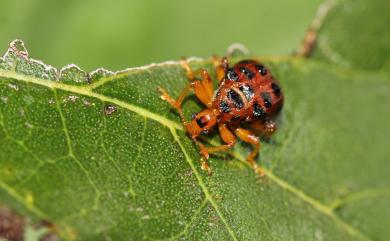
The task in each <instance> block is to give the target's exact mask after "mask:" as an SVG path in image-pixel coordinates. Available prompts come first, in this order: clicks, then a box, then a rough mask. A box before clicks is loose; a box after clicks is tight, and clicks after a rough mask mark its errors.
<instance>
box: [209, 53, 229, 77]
mask: <svg viewBox="0 0 390 241" xmlns="http://www.w3.org/2000/svg"><path fill="white" fill-rule="evenodd" d="M213 64H214V68H215V72H216V74H217V79H218V84H220V83H221V82H222V80H223V79H224V78H225V73H226V71H227V69H228V68H229V61H228V59H227V58H226V57H223V58H219V57H218V56H216V55H214V56H213Z"/></svg>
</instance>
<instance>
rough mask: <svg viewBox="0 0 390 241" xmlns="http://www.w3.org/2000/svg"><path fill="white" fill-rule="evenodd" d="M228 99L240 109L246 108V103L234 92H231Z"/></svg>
mask: <svg viewBox="0 0 390 241" xmlns="http://www.w3.org/2000/svg"><path fill="white" fill-rule="evenodd" d="M227 97H228V98H229V100H231V101H232V102H233V104H234V106H235V107H236V108H238V109H241V108H242V107H243V106H244V102H243V100H242V99H241V97H240V95H239V94H237V93H236V92H235V91H234V90H229V92H228V93H227Z"/></svg>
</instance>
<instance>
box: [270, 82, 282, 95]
mask: <svg viewBox="0 0 390 241" xmlns="http://www.w3.org/2000/svg"><path fill="white" fill-rule="evenodd" d="M271 88H272V89H273V90H274V94H275V95H276V96H278V97H279V96H280V93H281V91H280V87H279V85H277V84H276V83H272V84H271Z"/></svg>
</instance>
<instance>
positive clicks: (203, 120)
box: [196, 117, 207, 128]
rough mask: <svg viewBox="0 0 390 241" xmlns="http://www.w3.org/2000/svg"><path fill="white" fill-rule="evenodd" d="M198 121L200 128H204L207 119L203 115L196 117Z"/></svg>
mask: <svg viewBox="0 0 390 241" xmlns="http://www.w3.org/2000/svg"><path fill="white" fill-rule="evenodd" d="M196 123H197V124H198V126H199V127H200V128H203V127H205V126H206V125H207V121H206V120H205V119H204V118H203V117H201V118H198V119H196Z"/></svg>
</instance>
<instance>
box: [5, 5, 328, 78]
mask: <svg viewBox="0 0 390 241" xmlns="http://www.w3.org/2000/svg"><path fill="white" fill-rule="evenodd" d="M321 2H322V1H320V0H294V1H291V0H278V1H272V0H261V1H259V0H250V1H237V0H236V1H231V0H230V1H226V0H216V1H210V0H198V1H183V0H165V1H157V0H155V1H150V0H149V1H147V0H131V1H126V0H116V1H114V0H112V1H92V0H84V1H76V0H67V1H57V0H1V1H0V50H1V52H4V51H5V50H6V49H7V47H8V43H9V42H10V41H12V40H13V39H15V38H21V39H23V40H24V41H25V43H26V45H27V48H28V49H29V51H30V55H31V56H32V57H33V58H35V59H40V60H43V61H44V62H46V63H49V64H51V65H54V66H56V67H60V66H63V65H66V64H69V63H76V64H77V65H79V66H80V67H81V68H83V69H85V70H88V71H90V70H93V69H95V68H97V67H101V66H103V67H105V68H109V69H112V70H119V69H124V68H127V67H131V66H139V65H144V64H148V63H151V62H161V61H165V60H171V59H178V58H179V57H181V56H200V57H207V56H210V55H211V54H220V55H222V54H224V53H225V51H226V48H227V46H229V45H230V44H231V43H233V42H240V43H243V44H245V45H246V46H247V47H248V48H249V50H250V51H251V52H252V53H253V54H256V55H286V54H290V53H291V52H292V51H293V50H294V49H296V47H297V46H298V44H299V43H300V41H301V40H302V38H303V36H304V34H305V31H306V29H307V27H308V26H309V24H310V22H311V21H312V19H313V17H314V16H315V14H316V10H317V8H318V6H319V4H320V3H321Z"/></svg>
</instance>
